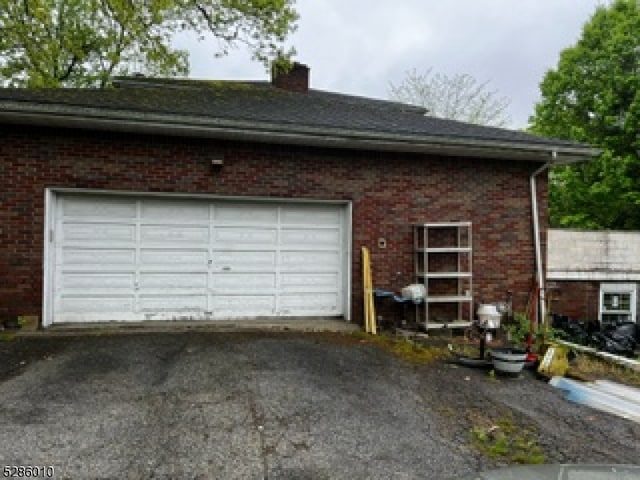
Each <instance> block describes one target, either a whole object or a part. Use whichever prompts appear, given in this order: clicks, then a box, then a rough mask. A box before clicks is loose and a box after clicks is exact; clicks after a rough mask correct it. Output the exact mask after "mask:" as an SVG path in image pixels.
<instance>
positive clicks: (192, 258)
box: [140, 248, 209, 268]
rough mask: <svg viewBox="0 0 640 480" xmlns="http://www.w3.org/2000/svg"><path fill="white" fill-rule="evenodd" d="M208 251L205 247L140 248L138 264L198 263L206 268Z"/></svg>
mask: <svg viewBox="0 0 640 480" xmlns="http://www.w3.org/2000/svg"><path fill="white" fill-rule="evenodd" d="M208 259H209V251H208V250H205V249H176V248H174V249H156V248H154V249H151V248H144V249H141V250H140V265H141V266H143V267H145V266H149V265H200V266H203V267H205V268H206V265H207V262H208Z"/></svg>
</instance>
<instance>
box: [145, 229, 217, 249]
mask: <svg viewBox="0 0 640 480" xmlns="http://www.w3.org/2000/svg"><path fill="white" fill-rule="evenodd" d="M140 240H141V241H142V242H143V244H147V245H148V244H168V245H176V244H203V245H208V244H209V227H208V226H190V225H142V226H141V227H140Z"/></svg>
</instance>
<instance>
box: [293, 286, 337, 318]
mask: <svg viewBox="0 0 640 480" xmlns="http://www.w3.org/2000/svg"><path fill="white" fill-rule="evenodd" d="M280 309H281V311H283V313H287V312H296V313H300V312H304V313H306V314H313V315H321V314H326V315H335V314H336V313H337V312H338V311H339V303H338V294H337V293H317V292H313V293H307V294H295V295H283V296H282V297H281V299H280Z"/></svg>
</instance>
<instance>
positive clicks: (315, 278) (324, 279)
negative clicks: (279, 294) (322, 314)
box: [280, 272, 340, 292]
mask: <svg viewBox="0 0 640 480" xmlns="http://www.w3.org/2000/svg"><path fill="white" fill-rule="evenodd" d="M339 285H340V276H339V275H338V272H332V273H324V272H320V273H318V272H313V273H286V272H284V273H282V275H281V276H280V286H281V289H282V291H284V292H300V291H303V292H308V291H321V290H322V289H333V290H336V288H337V287H338V286H339Z"/></svg>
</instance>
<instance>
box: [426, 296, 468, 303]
mask: <svg viewBox="0 0 640 480" xmlns="http://www.w3.org/2000/svg"><path fill="white" fill-rule="evenodd" d="M472 300H473V297H472V296H471V295H430V296H428V297H427V299H426V301H427V303H457V302H471V301H472Z"/></svg>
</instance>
